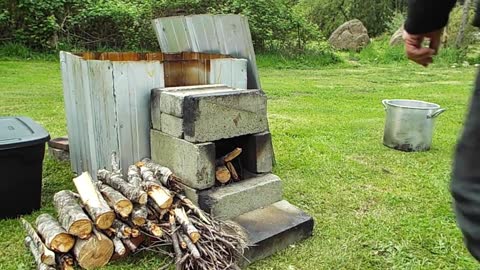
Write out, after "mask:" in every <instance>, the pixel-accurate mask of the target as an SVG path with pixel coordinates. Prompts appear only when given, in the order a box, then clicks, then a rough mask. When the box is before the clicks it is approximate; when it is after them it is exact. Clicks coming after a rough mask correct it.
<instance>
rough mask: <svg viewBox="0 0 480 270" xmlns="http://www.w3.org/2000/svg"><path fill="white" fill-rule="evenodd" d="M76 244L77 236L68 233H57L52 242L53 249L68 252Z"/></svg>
mask: <svg viewBox="0 0 480 270" xmlns="http://www.w3.org/2000/svg"><path fill="white" fill-rule="evenodd" d="M74 245H75V238H73V236H71V235H70V234H68V233H60V234H57V235H56V236H55V237H54V238H53V239H52V242H51V243H50V246H51V248H52V249H53V250H55V251H59V252H62V253H66V252H68V251H70V249H72V248H73V246H74Z"/></svg>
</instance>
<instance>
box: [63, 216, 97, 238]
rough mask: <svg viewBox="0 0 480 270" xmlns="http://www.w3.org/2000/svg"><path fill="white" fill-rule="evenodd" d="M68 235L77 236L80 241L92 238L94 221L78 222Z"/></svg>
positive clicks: (73, 225)
mask: <svg viewBox="0 0 480 270" xmlns="http://www.w3.org/2000/svg"><path fill="white" fill-rule="evenodd" d="M68 233H70V234H72V235H75V236H77V237H78V238H80V239H85V238H88V237H90V234H91V233H92V221H90V220H89V219H81V220H77V221H75V222H74V223H72V225H71V226H70V228H69V230H68Z"/></svg>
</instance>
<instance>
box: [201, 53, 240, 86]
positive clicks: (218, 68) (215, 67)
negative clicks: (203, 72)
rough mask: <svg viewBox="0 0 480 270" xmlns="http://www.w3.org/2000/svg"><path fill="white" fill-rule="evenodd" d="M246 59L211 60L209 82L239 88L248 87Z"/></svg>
mask: <svg viewBox="0 0 480 270" xmlns="http://www.w3.org/2000/svg"><path fill="white" fill-rule="evenodd" d="M247 62H248V61H247V60H246V59H234V58H226V59H212V60H210V78H209V82H208V83H209V84H224V85H227V86H230V87H233V88H237V89H247Z"/></svg>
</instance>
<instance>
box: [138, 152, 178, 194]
mask: <svg viewBox="0 0 480 270" xmlns="http://www.w3.org/2000/svg"><path fill="white" fill-rule="evenodd" d="M139 165H141V167H146V168H148V169H150V170H151V171H153V173H154V175H155V176H156V178H157V179H158V180H159V181H160V182H161V183H162V185H164V186H166V187H167V188H169V189H170V190H173V191H175V192H180V191H182V190H183V187H182V186H181V185H180V182H182V181H181V180H180V179H179V178H178V177H177V176H176V175H175V174H174V173H173V172H172V170H170V169H169V168H167V167H164V166H162V165H160V164H157V163H155V162H153V161H152V160H150V159H149V158H144V159H142V161H141V162H139Z"/></svg>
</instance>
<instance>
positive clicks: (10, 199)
mask: <svg viewBox="0 0 480 270" xmlns="http://www.w3.org/2000/svg"><path fill="white" fill-rule="evenodd" d="M49 139H50V135H49V134H48V132H47V131H46V130H45V129H44V128H43V127H42V126H40V125H39V124H37V123H36V122H34V121H33V120H32V119H30V118H27V117H0V171H1V172H2V174H1V177H0V178H1V181H0V219H3V218H10V217H16V216H18V215H23V214H29V213H31V212H32V211H33V210H37V209H39V208H40V204H41V193H42V165H43V157H44V155H45V142H46V141H48V140H49Z"/></svg>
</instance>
